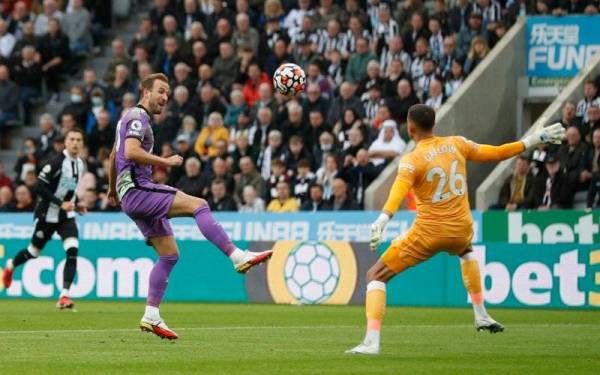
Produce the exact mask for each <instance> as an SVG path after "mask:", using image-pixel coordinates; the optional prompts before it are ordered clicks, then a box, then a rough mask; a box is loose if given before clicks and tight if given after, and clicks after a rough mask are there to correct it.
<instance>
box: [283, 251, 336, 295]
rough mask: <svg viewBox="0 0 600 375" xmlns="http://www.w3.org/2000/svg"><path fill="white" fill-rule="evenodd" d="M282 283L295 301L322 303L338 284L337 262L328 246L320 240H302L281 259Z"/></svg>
mask: <svg viewBox="0 0 600 375" xmlns="http://www.w3.org/2000/svg"><path fill="white" fill-rule="evenodd" d="M284 272H285V284H286V286H287V288H288V290H289V292H290V294H291V295H292V296H293V297H294V298H296V300H297V301H298V302H301V303H306V304H318V303H322V302H325V301H326V300H327V299H328V298H329V297H331V295H332V294H333V292H335V289H336V288H337V286H338V281H339V279H340V265H339V262H338V259H337V257H336V256H335V254H334V253H333V251H331V249H330V248H329V247H328V246H327V245H325V244H323V243H321V242H303V243H301V244H300V245H298V246H297V247H296V248H295V249H294V250H292V251H291V252H290V254H289V255H288V258H287V260H286V262H285V271H284Z"/></svg>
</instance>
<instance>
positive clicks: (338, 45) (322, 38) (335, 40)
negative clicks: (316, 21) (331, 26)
mask: <svg viewBox="0 0 600 375" xmlns="http://www.w3.org/2000/svg"><path fill="white" fill-rule="evenodd" d="M333 50H337V51H339V52H340V53H341V54H342V55H343V54H345V53H346V52H347V51H348V36H347V34H344V33H341V32H340V33H338V34H337V35H335V36H331V35H329V33H328V32H327V30H324V29H322V30H320V32H319V42H318V44H317V52H319V53H321V54H323V53H325V52H327V51H333Z"/></svg>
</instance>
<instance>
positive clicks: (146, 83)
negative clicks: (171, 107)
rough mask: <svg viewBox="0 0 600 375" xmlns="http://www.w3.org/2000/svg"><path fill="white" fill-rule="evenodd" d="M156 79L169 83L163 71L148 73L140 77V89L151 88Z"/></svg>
mask: <svg viewBox="0 0 600 375" xmlns="http://www.w3.org/2000/svg"><path fill="white" fill-rule="evenodd" d="M156 80H159V81H163V82H165V83H169V78H167V76H166V75H164V74H163V73H154V74H149V75H148V76H146V78H144V79H142V82H140V91H143V90H152V88H153V87H154V81H156Z"/></svg>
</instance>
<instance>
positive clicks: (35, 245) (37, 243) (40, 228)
mask: <svg viewBox="0 0 600 375" xmlns="http://www.w3.org/2000/svg"><path fill="white" fill-rule="evenodd" d="M54 229H55V228H54V224H49V223H46V222H45V221H44V220H36V222H35V228H34V231H33V236H32V237H31V242H30V243H29V245H28V246H27V248H25V249H22V250H21V251H19V252H18V253H17V255H15V257H14V258H13V259H8V260H7V261H6V267H5V268H4V273H3V274H2V283H3V284H4V288H6V289H8V288H9V287H10V285H11V284H12V279H13V274H14V272H15V268H17V267H19V266H21V265H23V264H25V263H26V262H27V261H29V260H30V259H35V258H37V257H39V256H40V253H41V251H42V249H43V248H44V246H46V243H47V242H48V240H50V238H51V237H52V234H53V233H54Z"/></svg>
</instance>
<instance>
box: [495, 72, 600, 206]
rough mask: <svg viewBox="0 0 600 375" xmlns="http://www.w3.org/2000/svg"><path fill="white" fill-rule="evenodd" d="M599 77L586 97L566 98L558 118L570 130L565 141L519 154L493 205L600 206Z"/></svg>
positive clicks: (585, 91)
mask: <svg viewBox="0 0 600 375" xmlns="http://www.w3.org/2000/svg"><path fill="white" fill-rule="evenodd" d="M599 87H600V77H598V78H597V79H596V80H588V81H586V82H585V83H584V85H583V99H581V100H580V101H579V102H577V103H575V102H570V101H569V102H566V103H565V104H564V105H563V108H562V116H561V118H559V119H555V120H556V121H557V122H560V123H561V124H562V125H563V126H564V127H565V129H566V131H567V136H566V140H565V141H564V142H563V144H562V145H550V146H544V145H542V146H539V147H538V148H536V149H534V150H533V151H532V152H531V153H530V154H527V155H521V156H519V157H518V158H517V162H516V164H515V167H514V171H513V173H512V174H511V176H509V177H508V178H507V179H506V181H505V182H504V184H503V186H502V190H501V191H500V196H499V198H498V203H497V204H496V205H495V206H494V207H493V208H497V209H506V210H508V211H513V210H518V209H537V210H548V209H552V208H562V209H568V208H574V207H576V208H588V209H593V208H599V207H600V196H599V195H600V91H599Z"/></svg>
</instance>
